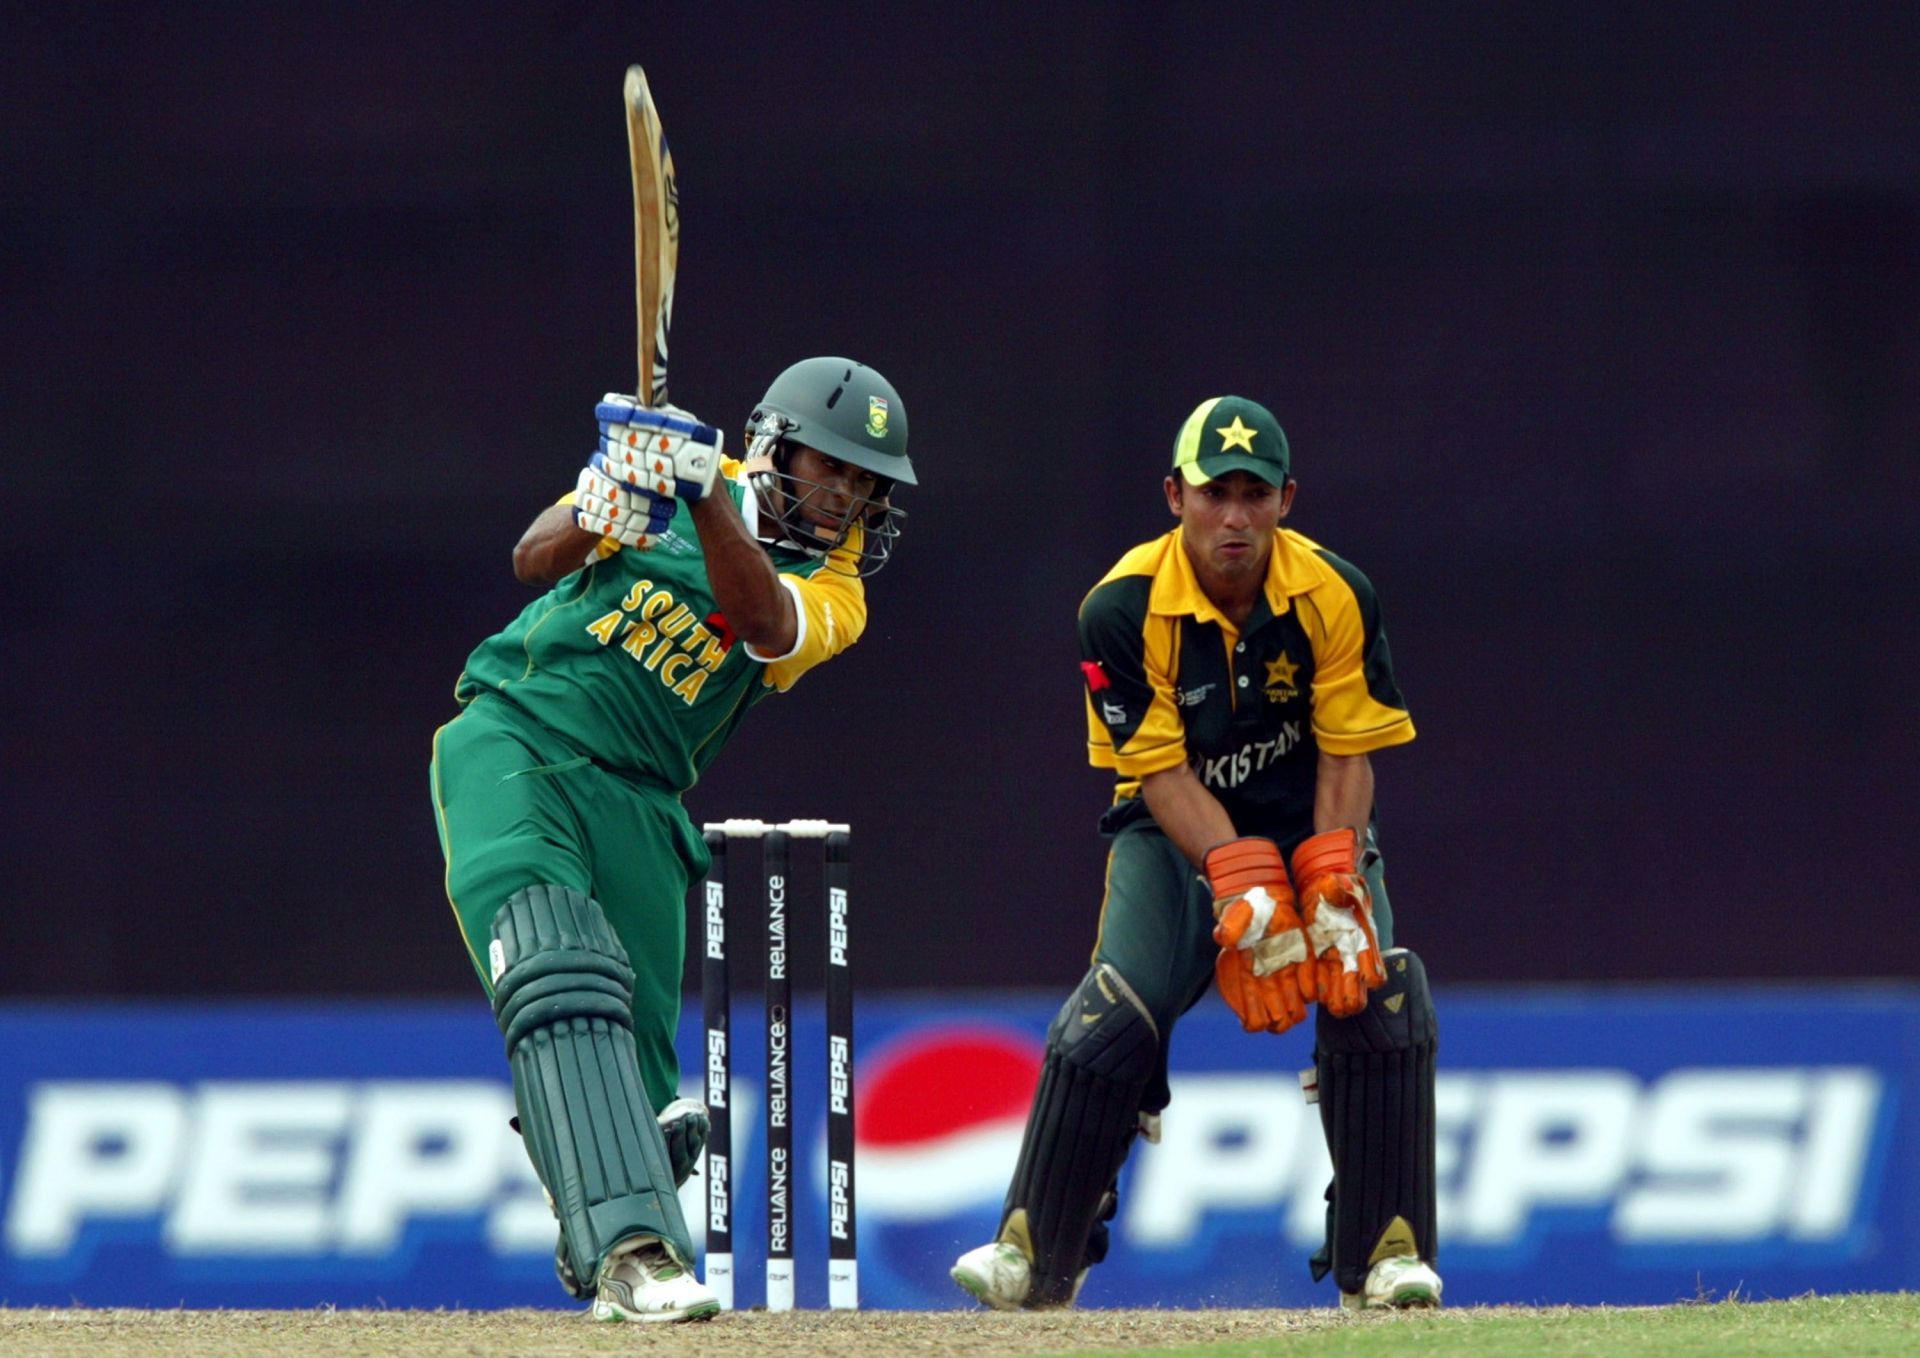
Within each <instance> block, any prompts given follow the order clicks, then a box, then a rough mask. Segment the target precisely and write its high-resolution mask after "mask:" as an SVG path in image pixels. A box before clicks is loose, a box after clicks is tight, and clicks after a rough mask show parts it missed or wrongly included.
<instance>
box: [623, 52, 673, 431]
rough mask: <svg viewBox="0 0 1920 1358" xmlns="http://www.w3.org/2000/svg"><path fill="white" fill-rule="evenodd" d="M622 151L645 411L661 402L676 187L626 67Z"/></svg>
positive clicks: (663, 137)
mask: <svg viewBox="0 0 1920 1358" xmlns="http://www.w3.org/2000/svg"><path fill="white" fill-rule="evenodd" d="M625 95H626V105H627V150H628V153H629V154H630V155H631V156H632V158H633V257H634V283H635V301H636V304H637V306H638V309H639V341H640V385H639V386H638V388H637V389H636V390H635V395H636V396H637V397H638V398H639V399H640V400H641V401H642V402H644V403H645V404H647V405H651V406H659V405H665V404H666V401H667V331H668V329H669V328H670V327H671V326H672V324H673V281H674V275H675V274H676V273H677V272H678V271H679V267H680V188H679V184H678V181H677V180H676V179H675V177H674V171H673V153H672V152H671V151H669V150H668V149H667V134H666V133H665V131H663V130H662V129H661V126H660V110H659V109H658V108H656V107H655V106H654V102H653V92H652V91H651V90H649V89H648V88H647V75H646V72H645V71H642V70H641V69H640V68H639V67H638V66H629V67H628V68H627V79H626V89H625Z"/></svg>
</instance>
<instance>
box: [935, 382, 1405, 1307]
mask: <svg viewBox="0 0 1920 1358" xmlns="http://www.w3.org/2000/svg"><path fill="white" fill-rule="evenodd" d="M1297 489H1298V486H1297V483H1296V482H1295V481H1294V480H1293V478H1292V474H1291V454H1290V450H1289V448H1288V445H1287V438H1286V434H1285V433H1284V432H1283V431H1282V430H1281V428H1280V425H1279V423H1278V422H1277V421H1276V420H1275V419H1274V417H1273V415H1272V414H1271V413H1270V412H1269V411H1268V410H1267V409H1266V408H1265V407H1264V406H1261V405H1258V404H1256V403H1255V402H1253V401H1250V400H1246V399H1244V398H1242V397H1238V396H1222V397H1216V398H1214V399H1212V400H1209V401H1206V402H1203V403H1202V404H1201V405H1200V406H1199V407H1198V408H1197V409H1195V410H1194V411H1193V413H1192V414H1191V415H1190V416H1188V418H1187V420H1186V422H1185V424H1184V425H1182V426H1181V428H1180V431H1179V434H1178V436H1177V438H1176V440H1175V442H1174V452H1173V460H1172V468H1171V470H1170V472H1169V473H1168V475H1167V476H1166V479H1165V484H1164V492H1165V495H1166V501H1167V506H1168V508H1169V509H1170V510H1171V511H1172V513H1173V516H1174V517H1175V518H1176V519H1178V520H1179V525H1178V527H1176V528H1175V529H1174V530H1173V531H1171V532H1169V533H1167V534H1165V535H1164V536H1162V537H1158V538H1155V539H1154V540H1153V541H1151V542H1147V543H1143V544H1141V545H1140V546H1138V547H1135V548H1134V549H1133V550H1132V551H1129V552H1128V553H1127V554H1126V555H1125V556H1123V557H1121V558H1120V561H1119V563H1118V564H1117V565H1115V566H1114V568H1113V569H1112V570H1110V571H1108V572H1107V574H1106V576H1105V578H1103V579H1102V580H1101V581H1100V582H1099V583H1098V584H1097V585H1095V586H1094V588H1093V590H1092V592H1091V593H1089V594H1088V595H1087V597H1086V599H1085V601H1084V602H1083V603H1082V604H1081V606H1080V618H1079V632H1080V648H1081V655H1082V663H1081V667H1080V668H1081V672H1082V674H1083V676H1084V680H1085V690H1086V711H1087V730H1088V752H1089V756H1090V758H1091V760H1092V762H1093V764H1094V765H1095V766H1096V767H1099V768H1103V769H1111V770H1112V771H1113V773H1114V775H1115V777H1116V779H1117V783H1116V786H1115V789H1114V798H1113V803H1112V805H1111V806H1110V807H1109V808H1108V810H1107V812H1106V813H1105V815H1104V816H1103V817H1102V819H1101V823H1100V828H1101V831H1102V833H1103V834H1104V835H1106V836H1107V837H1108V838H1109V841H1110V846H1111V847H1110V851H1109V853H1108V857H1107V879H1106V893H1105V899H1104V902H1103V904H1102V907H1101V914H1100V923H1099V929H1098V933H1097V935H1096V938H1095V942H1094V948H1093V958H1092V966H1091V968H1090V969H1089V970H1088V972H1087V974H1086V976H1085V978H1084V979H1083V980H1082V981H1081V982H1080V984H1079V986H1078V987H1077V988H1076V989H1075V990H1074V992H1073V993H1072V994H1071V995H1070V996H1069V997H1068V998H1067V1001H1066V1003H1065V1004H1064V1005H1063V1006H1062V1007H1061V1009H1060V1011H1059V1013H1058V1014H1057V1015H1056V1016H1055V1018H1054V1020H1053V1023H1052V1025H1051V1026H1050V1028H1049V1030H1048V1034H1047V1047H1046V1055H1045V1057H1044V1060H1043V1063H1042V1067H1041V1074H1040V1082H1039V1086H1038V1088H1037V1089H1036V1091H1035V1093H1034V1098H1033V1105H1032V1109H1031V1111H1030V1113H1029V1115H1028V1119H1027V1127H1026V1134H1025V1138H1024V1140H1023V1142H1022V1145H1021V1149H1020V1157H1019V1161H1018V1163H1017V1164H1016V1166H1015V1168H1014V1172H1013V1181H1012V1183H1011V1185H1010V1186H1009V1188H1008V1189H1007V1197H1006V1204H1005V1207H1004V1209H1003V1212H1002V1217H1001V1225H1000V1231H999V1234H998V1235H997V1237H996V1238H995V1239H994V1240H993V1241H991V1242H989V1243H988V1244H985V1245H981V1246H979V1247H978V1248H976V1249H972V1250H969V1251H968V1252H967V1253H965V1254H963V1255H961V1256H960V1258H959V1260H958V1261H957V1262H956V1263H955V1264H954V1267H953V1269H952V1274H953V1278H954V1280H955V1281H956V1282H957V1283H959V1284H960V1286H961V1287H963V1288H965V1289H966V1290H967V1291H968V1292H969V1293H971V1294H972V1295H973V1296H974V1297H976V1298H977V1299H979V1300H980V1301H982V1302H984V1303H985V1304H987V1305H988V1306H992V1307H995V1308H997V1309H1000V1310H1013V1309H1016V1308H1023V1307H1024V1308H1028V1309H1041V1308H1047V1307H1060V1306H1070V1305H1072V1304H1073V1302H1074V1301H1075V1300H1076V1299H1077V1298H1078V1296H1079V1293H1080V1289H1081V1286H1082V1285H1083V1284H1084V1283H1085V1281H1086V1278H1087V1275H1088V1272H1089V1270H1090V1269H1091V1267H1092V1266H1093V1265H1094V1264H1097V1263H1099V1262H1100V1261H1101V1260H1102V1259H1103V1258H1104V1257H1105V1256H1106V1253H1107V1247H1108V1240H1109V1229H1110V1227H1109V1223H1110V1222H1111V1221H1112V1220H1113V1217H1114V1213H1115V1210H1116V1208H1117V1205H1118V1199H1117V1196H1116V1193H1117V1186H1118V1177H1119V1174H1120V1169H1121V1166H1122V1165H1123V1164H1124V1163H1125V1160H1126V1157H1127V1152H1128V1150H1129V1149H1130V1148H1131V1146H1132V1145H1133V1142H1134V1139H1135V1138H1136V1137H1137V1136H1141V1135H1144V1136H1146V1137H1147V1139H1148V1140H1150V1141H1151V1140H1155V1139H1157V1137H1158V1130H1159V1120H1160V1114H1161V1112H1162V1111H1163V1110H1164V1109H1165V1108H1166V1107H1167V1104H1168V1102H1169V1099H1170V1094H1169V1090H1168V1085H1167V1050H1168V1042H1169V1040H1170V1039H1171V1037H1172V1034H1173V1028H1174V1025H1175V1023H1176V1022H1177V1021H1178V1019H1179V1018H1180V1016H1181V1015H1182V1014H1184V1013H1185V1012H1186V1011H1187V1010H1188V1009H1190V1008H1192V1007H1193V1005H1194V1004H1196V1003H1197V1002H1198V1001H1199V1000H1200V999H1201V997H1202V996H1204V995H1205V994H1206V992H1207V989H1208V988H1209V986H1210V985H1214V984H1216V983H1217V985H1218V987H1219V990H1220V993H1221V995H1222V997H1223V998H1224V999H1225V1000H1226V1002H1227V1004H1228V1005H1230V1006H1231V1007H1232V1008H1233V1010H1234V1012H1235V1013H1236V1014H1237V1015H1238V1016H1239V1018H1240V1022H1241V1026H1242V1027H1243V1028H1245V1029H1246V1031H1247V1032H1249V1033H1280V1032H1285V1031H1286V1030H1287V1029H1289V1028H1292V1027H1293V1026H1294V1025H1296V1024H1299V1023H1303V1022H1305V1021H1306V1020H1307V1018H1308V1016H1309V1014H1310V1013H1311V1014H1312V1016H1313V1023H1314V1066H1315V1071H1314V1075H1315V1077H1316V1080H1315V1083H1317V1088H1318V1102H1319V1111H1320V1120H1321V1126H1322V1128H1323V1130H1324V1132H1325V1134H1326V1138H1327V1149H1328V1151H1329V1153H1330V1156H1331V1159H1332V1161H1333V1183H1332V1185H1331V1186H1330V1187H1329V1189H1328V1193H1327V1197H1328V1203H1329V1207H1328V1213H1327V1240H1326V1244H1325V1246H1324V1247H1323V1248H1322V1249H1321V1250H1320V1252H1319V1253H1318V1254H1316V1255H1315V1256H1314V1258H1313V1260H1312V1261H1311V1265H1310V1267H1311V1269H1312V1272H1313V1276H1314V1278H1315V1279H1316V1280H1319V1279H1322V1278H1324V1277H1325V1276H1326V1275H1327V1274H1328V1273H1329V1272H1331V1273H1332V1274H1333V1275H1334V1278H1335V1280H1336V1282H1337V1283H1338V1286H1339V1289H1340V1294H1341V1300H1342V1302H1343V1304H1345V1305H1347V1306H1350V1307H1356V1308H1367V1307H1401V1306H1434V1305H1438V1304H1439V1302H1440V1290H1441V1283H1440V1275H1439V1274H1438V1273H1437V1272H1436V1271H1435V1268H1434V1259H1435V1254H1436V1249H1437V1242H1436V1240H1435V1236H1434V1140H1433V1137H1434V1055H1435V1050H1436V1046H1437V1026H1436V1023H1435V1020H1434V1011H1433V1001H1432V998H1431V997H1430V995H1429V994H1428V990H1427V980H1426V973H1425V971H1424V969H1423V968H1422V966H1421V964H1420V959H1419V958H1418V957H1416V956H1415V955H1414V954H1413V953H1411V952H1409V951H1408V950H1406V949H1404V948H1396V947H1394V946H1393V944H1394V938H1393V911H1392V908H1391V907H1390V906H1389V904H1388V901H1387V890H1386V882H1385V874H1384V868H1383V864H1382V860H1381V855H1380V841H1379V833H1378V825H1377V821H1376V817H1375V810H1374V772H1373V766H1372V763H1371V759H1370V756H1371V755H1372V753H1373V752H1374V751H1376V750H1380V749H1383V748H1385V747H1388V746H1392V745H1398V744H1402V743H1404V742H1406V741H1410V740H1412V739H1413V735H1414V731H1413V722H1412V719H1411V718H1410V717H1409V716H1408V713H1407V710H1406V704H1405V703H1404V702H1403V701H1402V699H1401V697H1400V692H1399V689H1398V687H1397V686H1396V684H1395V681H1394V677H1393V663H1392V659H1391V657H1390V655H1389V653H1388V649H1387V636H1386V631H1385V629H1384V628H1383V627H1382V625H1381V621H1380V606H1379V602H1378V600H1377V599H1376V597H1375V595H1374V590H1373V586H1372V585H1371V583H1370V582H1369V581H1368V580H1367V577H1366V576H1365V575H1363V574H1361V572H1360V571H1359V570H1357V569H1356V568H1355V567H1354V566H1352V565H1350V564H1349V563H1348V562H1346V561H1344V560H1343V559H1341V558H1340V557H1338V556H1336V555H1334V554H1333V553H1332V552H1330V551H1328V550H1326V549H1325V548H1324V547H1321V546H1319V545H1318V544H1316V543H1314V542H1312V541H1310V540H1309V539H1307V538H1305V537H1303V536H1301V535H1300V534H1298V533H1296V532H1294V531H1292V530H1291V529H1287V528H1283V527H1282V526H1281V524H1282V521H1283V520H1285V519H1286V517H1287V515H1288V513H1289V512H1290V511H1291V510H1292V508H1293V502H1294V497H1295V493H1296V491H1297Z"/></svg>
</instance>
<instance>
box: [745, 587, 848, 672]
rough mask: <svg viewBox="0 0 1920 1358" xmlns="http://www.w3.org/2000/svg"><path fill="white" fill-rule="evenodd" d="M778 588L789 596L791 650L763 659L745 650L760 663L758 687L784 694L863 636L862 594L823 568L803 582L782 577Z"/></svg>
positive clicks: (754, 652) (751, 648) (750, 650)
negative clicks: (793, 629)
mask: <svg viewBox="0 0 1920 1358" xmlns="http://www.w3.org/2000/svg"><path fill="white" fill-rule="evenodd" d="M780 583H781V584H782V585H784V586H785V587H786V589H787V591H788V593H790V594H792V595H793V605H794V609H795V611H796V612H797V614H798V616H799V623H800V630H799V633H798V635H796V636H795V637H794V639H793V648H792V649H791V650H789V651H788V652H787V653H786V654H785V655H782V656H764V655H761V654H759V653H758V652H757V651H755V650H754V649H753V647H751V646H749V647H747V654H748V655H749V656H750V657H752V658H753V659H755V660H759V661H763V662H765V664H766V667H767V670H766V673H765V674H764V675H763V676H762V682H763V683H767V684H771V685H772V686H773V687H775V688H777V689H779V690H780V691H781V692H782V693H785V692H786V691H787V690H788V689H790V688H792V687H793V686H794V684H795V683H797V682H798V681H799V679H800V676H801V675H803V674H805V673H806V672H807V671H808V670H810V669H812V668H813V667H814V666H815V665H818V664H821V663H822V662H823V661H827V660H831V659H833V657H835V656H836V655H839V654H840V652H842V651H844V650H846V649H847V647H849V646H851V645H853V643H854V642H856V641H858V640H859V639H860V634H861V633H862V632H864V631H866V630H867V590H866V586H865V584H863V583H862V582H861V579H860V577H859V576H857V575H851V574H843V573H841V572H840V571H837V570H832V569H830V568H827V567H822V568H821V569H820V570H817V571H815V572H814V573H813V574H812V575H809V576H806V577H804V578H803V577H801V576H797V575H782V576H781V577H780Z"/></svg>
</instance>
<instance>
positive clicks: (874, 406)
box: [867, 396, 887, 439]
mask: <svg viewBox="0 0 1920 1358" xmlns="http://www.w3.org/2000/svg"><path fill="white" fill-rule="evenodd" d="M867 432H868V433H869V434H871V435H873V437H875V438H877V439H883V438H885V437H886V436H887V398H886V397H884V396H869V397H867Z"/></svg>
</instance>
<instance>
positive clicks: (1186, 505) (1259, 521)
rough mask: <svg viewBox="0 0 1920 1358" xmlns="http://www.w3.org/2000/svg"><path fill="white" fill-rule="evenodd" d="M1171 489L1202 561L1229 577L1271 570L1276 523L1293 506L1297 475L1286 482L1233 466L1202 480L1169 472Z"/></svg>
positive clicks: (1172, 502) (1172, 504) (1170, 498)
mask: <svg viewBox="0 0 1920 1358" xmlns="http://www.w3.org/2000/svg"><path fill="white" fill-rule="evenodd" d="M1166 491H1167V507H1168V508H1169V509H1171V510H1172V511H1173V512H1174V514H1175V515H1176V516H1177V517H1178V518H1179V520H1180V527H1181V530H1182V531H1183V532H1184V534H1185V535H1186V540H1187V550H1188V551H1189V552H1190V553H1191V554H1192V555H1193V557H1194V559H1195V560H1196V561H1199V562H1201V563H1202V564H1203V565H1204V566H1206V567H1207V568H1208V569H1209V570H1211V571H1212V572H1214V573H1215V574H1217V575H1218V576H1219V577H1220V578H1222V579H1225V580H1239V579H1244V578H1246V577H1247V576H1249V575H1265V574H1266V570H1267V558H1268V557H1269V556H1271V555H1272V554H1273V532H1274V529H1276V528H1278V527H1279V526H1280V521H1281V520H1282V519H1284V518H1286V517H1287V511H1288V510H1290V509H1291V508H1292V507H1293V491H1294V483H1293V482H1292V481H1288V482H1287V484H1286V486H1285V487H1284V488H1282V487H1279V486H1272V485H1269V484H1267V483H1266V482H1265V481H1262V480H1261V479H1260V478H1259V477H1257V476H1254V475H1252V474H1251V473H1249V472H1243V471H1232V472H1228V473H1227V474H1226V475H1225V476H1221V477H1216V478H1215V479H1214V480H1212V481H1209V482H1207V483H1206V484H1205V485H1202V486H1190V485H1188V484H1186V482H1185V481H1184V479H1182V478H1181V477H1179V476H1169V477H1168V478H1167V483H1166Z"/></svg>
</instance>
